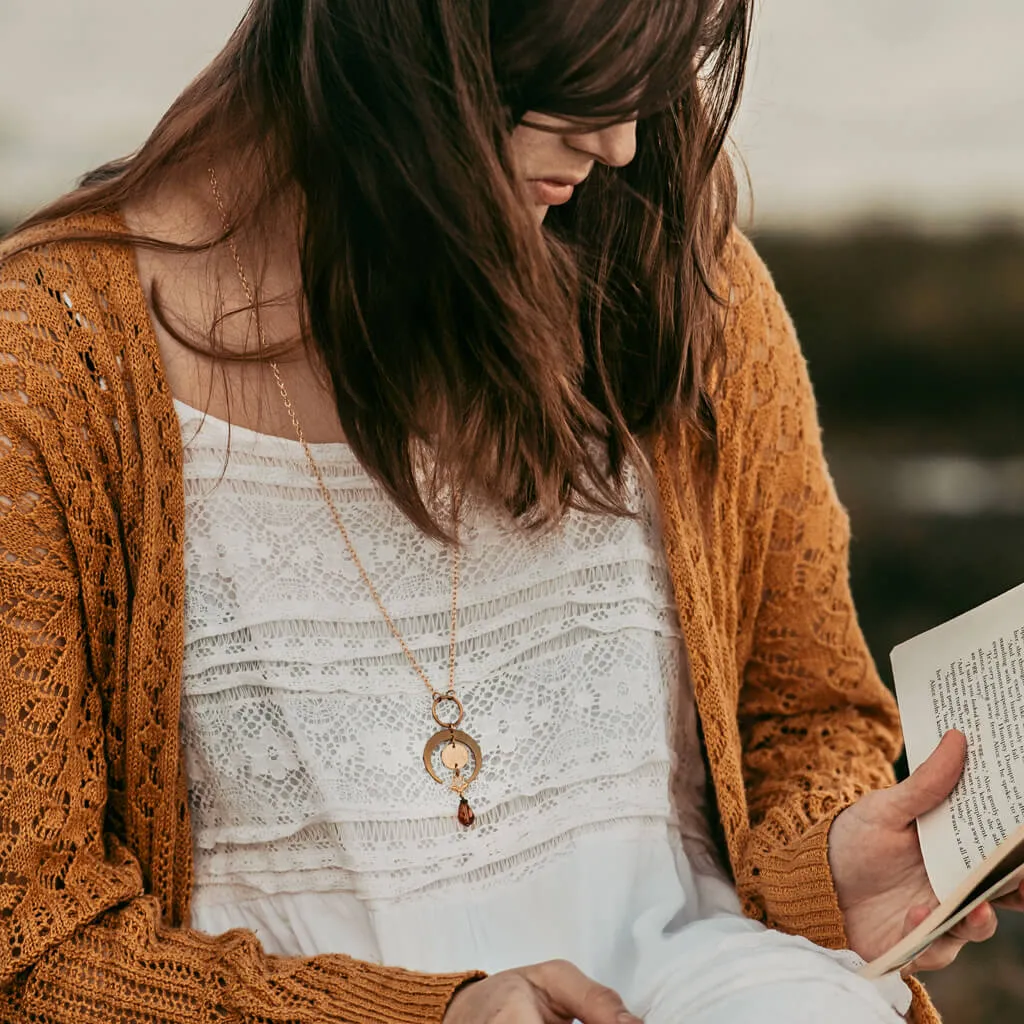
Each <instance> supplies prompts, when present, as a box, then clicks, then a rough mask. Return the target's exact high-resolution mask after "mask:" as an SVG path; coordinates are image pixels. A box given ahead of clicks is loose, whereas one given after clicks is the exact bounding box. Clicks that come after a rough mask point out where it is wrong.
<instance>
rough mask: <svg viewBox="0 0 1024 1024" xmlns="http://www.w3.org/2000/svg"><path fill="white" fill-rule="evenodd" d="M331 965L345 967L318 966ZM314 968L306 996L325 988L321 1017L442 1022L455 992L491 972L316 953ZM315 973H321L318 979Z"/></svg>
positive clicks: (360, 1023) (369, 1022)
mask: <svg viewBox="0 0 1024 1024" xmlns="http://www.w3.org/2000/svg"><path fill="white" fill-rule="evenodd" d="M328 965H331V966H339V967H340V968H341V970H340V971H338V972H337V973H335V972H334V971H331V970H327V971H322V970H320V971H318V970H317V968H318V967H319V968H323V967H326V966H328ZM311 967H312V968H313V971H312V972H309V971H303V972H301V974H302V975H303V977H302V979H301V986H300V989H301V991H302V994H303V995H306V996H308V995H309V994H310V992H311V990H315V989H318V988H319V989H320V992H321V994H322V1000H321V1001H320V1006H321V1007H322V1009H320V1010H319V1012H318V1014H317V1016H316V1020H317V1021H346V1022H349V1021H351V1022H352V1024H441V1021H442V1020H443V1019H444V1015H445V1013H446V1011H447V1010H448V1004H449V1003H450V1002H451V1001H452V998H453V997H454V995H455V993H456V992H457V991H458V990H459V989H460V988H461V987H462V986H463V985H465V984H466V983H467V982H469V981H475V980H478V979H480V978H484V977H486V975H485V974H483V973H481V972H479V971H472V972H466V973H462V974H419V973H417V972H414V971H403V970H400V969H398V968H388V967H379V966H376V965H370V964H366V963H362V962H360V961H358V960H348V959H347V958H339V957H334V956H327V957H317V959H316V960H314V961H313V962H312V964H311ZM313 972H315V973H316V974H318V975H319V976H318V977H316V978H315V979H314V978H313V977H311V974H312V973H313ZM303 1019H305V1018H303Z"/></svg>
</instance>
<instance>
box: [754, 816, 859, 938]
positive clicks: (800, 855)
mask: <svg viewBox="0 0 1024 1024" xmlns="http://www.w3.org/2000/svg"><path fill="white" fill-rule="evenodd" d="M840 810H841V808H840ZM838 813H839V810H837V811H836V812H835V814H832V815H829V816H828V817H827V818H825V819H824V820H823V821H820V822H818V824H817V825H814V826H813V827H812V828H809V829H808V830H807V831H806V832H804V833H803V834H802V835H801V836H800V837H799V838H797V839H795V840H793V841H792V842H790V843H789V845H787V846H784V847H781V848H779V849H774V850H771V851H764V852H760V853H759V854H758V855H757V861H756V864H754V865H753V870H754V872H755V873H756V875H757V878H758V883H757V889H758V891H759V893H760V894H761V897H762V899H763V900H764V906H765V910H766V911H767V914H768V918H769V923H771V924H773V925H775V926H777V927H780V928H781V929H782V930H783V931H787V932H793V933H795V934H798V935H804V936H806V937H807V938H808V939H810V940H811V941H812V942H816V943H817V944H818V945H819V946H826V947H827V948H829V949H842V948H843V947H844V946H845V945H846V931H845V929H844V927H843V914H842V911H841V910H840V909H839V900H838V899H837V897H836V890H835V883H834V882H833V880H832V869H831V867H830V866H829V862H828V834H829V830H830V829H831V828H832V822H833V820H834V819H835V817H836V815H837V814H838Z"/></svg>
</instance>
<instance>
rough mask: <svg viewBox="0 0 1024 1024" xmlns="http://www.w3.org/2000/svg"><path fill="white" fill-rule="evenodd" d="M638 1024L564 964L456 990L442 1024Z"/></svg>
mask: <svg viewBox="0 0 1024 1024" xmlns="http://www.w3.org/2000/svg"><path fill="white" fill-rule="evenodd" d="M574 1020H579V1021H580V1024H643V1022H642V1021H641V1020H640V1018H639V1017H634V1016H633V1015H632V1014H631V1013H630V1012H629V1011H628V1010H627V1009H626V1007H625V1006H624V1005H623V1002H622V1000H621V999H620V998H619V996H618V994H617V993H616V992H613V991H612V990H611V989H610V988H606V987H605V986H604V985H599V984H598V983H597V982H596V981H593V980H592V979H591V978H588V977H587V976H586V975H585V974H583V973H582V972H581V971H579V970H577V969H576V968H575V967H573V965H572V964H570V963H567V962H566V961H564V960H550V961H548V962H547V963H542V964H533V965H532V966H530V967H520V968H518V969H516V970H514V971H502V972H501V973H500V974H494V975H492V976H491V977H489V978H484V979H483V980H482V981H474V982H472V983H471V984H469V985H467V986H466V987H465V988H463V989H461V990H460V991H459V992H458V993H457V994H456V996H455V998H454V999H453V1000H452V1001H451V1003H450V1004H449V1006H448V1012H447V1013H446V1014H445V1016H444V1024H571V1022H572V1021H574Z"/></svg>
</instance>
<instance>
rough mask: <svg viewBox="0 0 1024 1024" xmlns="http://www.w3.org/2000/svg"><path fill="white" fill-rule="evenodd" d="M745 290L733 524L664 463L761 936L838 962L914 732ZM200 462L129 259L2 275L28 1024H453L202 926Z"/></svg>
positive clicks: (44, 265) (417, 988)
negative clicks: (849, 901)
mask: <svg viewBox="0 0 1024 1024" xmlns="http://www.w3.org/2000/svg"><path fill="white" fill-rule="evenodd" d="M58 228H59V230H60V231H61V232H62V233H65V234H66V233H67V232H68V231H69V230H70V231H76V232H82V233H89V232H98V231H100V232H102V231H118V230H121V229H122V225H121V222H120V220H119V219H118V218H116V217H115V216H112V215H111V216H100V217H90V218H83V219H79V220H76V221H70V222H65V223H63V224H61V225H59V226H58ZM729 274H730V281H731V289H732V295H733V303H732V307H731V309H730V312H729V326H728V353H729V358H728V365H727V369H726V373H725V375H724V378H723V381H722V383H721V390H720V395H719V430H720V443H721V453H720V469H719V473H718V478H717V482H716V484H715V490H714V493H713V496H712V498H711V507H710V515H707V514H705V512H702V510H701V507H700V502H699V500H698V497H697V494H696V492H695V490H694V488H693V487H692V486H691V483H690V480H689V473H688V472H687V471H686V469H685V462H684V453H685V452H686V450H687V445H686V444H683V445H682V446H680V447H679V451H680V453H681V454H680V455H678V456H674V455H670V454H669V453H670V450H675V448H676V446H668V445H664V444H661V445H658V446H657V451H656V457H655V467H656V474H657V484H658V491H659V495H660V498H661V504H662V518H663V528H664V533H665V538H666V547H667V554H668V560H669V566H670V569H671V573H672V578H673V585H674V589H675V594H676V600H677V603H678V606H679V612H680V621H681V624H682V627H683V631H684V633H685V635H686V638H687V643H688V649H689V661H690V668H691V673H692V677H693V686H694V693H695V695H696V700H697V706H698V712H699V716H700V722H701V726H702V730H703V736H704V739H705V743H706V747H707V755H708V761H709V765H710V771H711V780H712V783H713V787H714V792H715V796H716V804H717V810H718V813H719V815H720V818H721V823H722V827H723V833H724V837H725V842H726V846H727V850H728V856H729V861H730V865H731V868H732V871H733V873H734V875H735V878H736V882H737V886H738V889H739V892H740V896H741V898H742V900H743V904H744V909H745V910H746V912H747V913H748V914H750V915H751V916H754V917H758V918H760V919H762V920H765V921H766V922H768V923H769V924H771V925H773V926H775V927H779V928H782V929H784V930H787V931H792V932H798V933H801V934H804V935H806V936H808V937H809V938H811V939H813V940H815V941H817V942H820V943H822V944H823V945H827V946H840V945H842V944H844V941H845V937H844V933H843V924H842V916H841V913H840V911H839V907H838V903H837V901H836V896H835V891H834V886H833V882H832V878H831V874H830V871H829V865H828V849H827V841H828V829H829V826H830V824H831V821H832V819H833V818H834V817H835V815H836V814H837V813H838V812H839V811H840V810H842V809H843V808H844V807H846V806H847V805H848V804H849V803H851V802H852V801H853V800H855V799H856V798H857V797H858V796H859V795H860V794H862V793H863V792H865V791H867V790H869V789H872V788H877V787H880V786H885V785H888V784H890V783H891V781H892V774H891V768H890V762H891V760H892V758H893V757H894V755H895V753H896V751H897V747H898V724H897V716H896V712H895V707H894V705H893V702H892V699H891V697H890V696H889V694H888V692H887V691H886V690H885V688H884V686H883V685H882V683H881V681H880V680H879V678H878V676H877V674H876V672H875V669H874V667H873V665H872V663H871V659H870V656H869V655H868V652H867V649H866V647H865V644H864V640H863V637H862V635H861V632H860V630H859V627H858V626H857V622H856V617H855V614H854V611H853V606H852V602H851V599H850V593H849V587H848V579H847V575H848V573H847V554H848V543H849V529H848V524H847V519H846V516H845V513H844V512H843V510H842V508H841V506H840V505H839V502H838V500H837V498H836V495H835V492H834V489H833V487H832V483H831V480H830V478H829V476H828V472H827V469H826V467H825V464H824V460H823V457H822V452H821V445H820V437H819V429H818V425H817V419H816V411H815V406H814V401H813V397H812V394H811V390H810V385H809V382H808V379H807V374H806V368H805V364H804V361H803V358H802V356H801V354H800V351H799V348H798V346H797V344H796V340H795V337H794V333H793V330H792V325H791V323H790V321H789V319H788V317H787V315H786V313H785V310H784V308H783V306H782V303H781V301H780V299H779V297H778V295H777V293H776V291H775V289H774V287H773V285H772V283H771V280H770V278H769V276H768V274H767V271H766V270H765V269H764V267H763V265H762V264H761V263H760V262H759V260H758V259H757V257H756V255H755V254H754V253H753V250H752V249H751V248H750V246H749V244H748V243H747V242H746V241H745V240H743V239H742V238H741V237H739V236H736V238H735V239H734V240H733V242H732V243H731V247H730V254H729ZM182 460H183V453H182V442H181V435H180V430H179V424H178V421H177V418H176V414H175V410H174V404H173V400H172V396H171V394H170V391H169V388H168V386H167V382H166V380H165V378H164V376H163V372H162V369H161V365H160V358H159V352H158V348H157V344H156V340H155V337H154V335H153V332H152V329H151V326H150V323H149V319H148V314H147V308H146V301H145V297H144V295H143V294H142V291H141V287H140V284H139V280H138V276H137V274H136V271H135V266H134V261H133V259H132V254H131V250H130V249H129V248H128V247H126V246H122V245H116V244H96V243H89V242H81V241H79V242H66V241H65V242H48V241H47V239H46V237H41V238H40V239H39V240H38V244H36V245H35V246H34V247H33V248H32V249H31V250H29V251H27V252H23V253H20V254H19V255H16V256H14V257H11V258H9V259H7V260H6V261H4V262H3V263H2V264H0V680H2V685H0V985H2V996H0V1011H2V1014H3V1020H5V1021H25V1022H27V1021H30V1020H31V1021H45V1022H65V1021H66V1022H71V1021H74V1022H76V1024H94V1022H95V1024H100V1022H103V1024H107V1022H109V1021H112V1020H125V1021H128V1020H130V1021H133V1022H134V1021H137V1022H142V1024H165V1022H166V1024H171V1022H186V1021H187V1022H207V1021H209V1022H213V1021H217V1022H227V1021H232V1022H234V1021H246V1022H257V1021H259V1022H266V1024H278V1022H282V1024H283V1022H295V1024H299V1022H310V1024H312V1022H314V1021H316V1022H326V1021H346V1022H353V1024H355V1022H364V1021H366V1022H369V1021H379V1022H409V1024H413V1022H416V1024H419V1022H427V1021H435V1022H436V1021H440V1020H441V1018H442V1017H443V1015H444V1010H445V1007H446V1005H447V1003H448V1001H449V1000H450V997H451V994H452V992H453V991H454V989H455V988H456V987H457V986H458V985H459V984H460V983H462V981H463V980H464V979H465V977H466V976H465V975H457V976H441V977H439V976H425V975H418V974H412V973H408V972H404V971H400V970H397V969H392V968H384V967H380V966H377V965H373V964H367V963H362V962H358V961H355V960H352V959H351V958H347V957H344V956H340V955H339V956H320V957H315V958H309V959H303V958H282V957H272V956H267V955H266V954H264V953H263V952H262V950H261V949H260V947H259V944H258V943H257V941H256V940H255V938H254V937H253V936H252V935H250V934H247V933H244V932H233V933H229V934H227V935H224V936H220V937H209V936H205V935H201V934H199V933H196V932H194V931H191V930H189V928H188V927H187V922H188V920H189V898H190V892H191V886H192V860H191V855H192V850H191V836H190V829H189V813H188V803H187V780H186V778H185V773H184V770H183V766H182V756H181V748H180V743H179V735H178V723H179V711H180V686H181V672H182V657H183V645H184V635H183V633H184V628H183V613H184V562H183V524H184V498H183V483H182ZM702 522H703V523H704V524H705V525H704V526H703V527H702V525H701V524H702ZM439 941H442V939H441V937H439ZM917 994H918V998H917V1000H916V1002H915V1008H916V1016H917V1019H918V1020H919V1021H922V1022H923V1021H926V1020H933V1019H934V1015H933V1011H931V1009H930V1008H929V1006H928V1004H927V1001H926V999H925V998H924V997H923V995H922V994H921V992H920V990H918V993H917Z"/></svg>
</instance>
